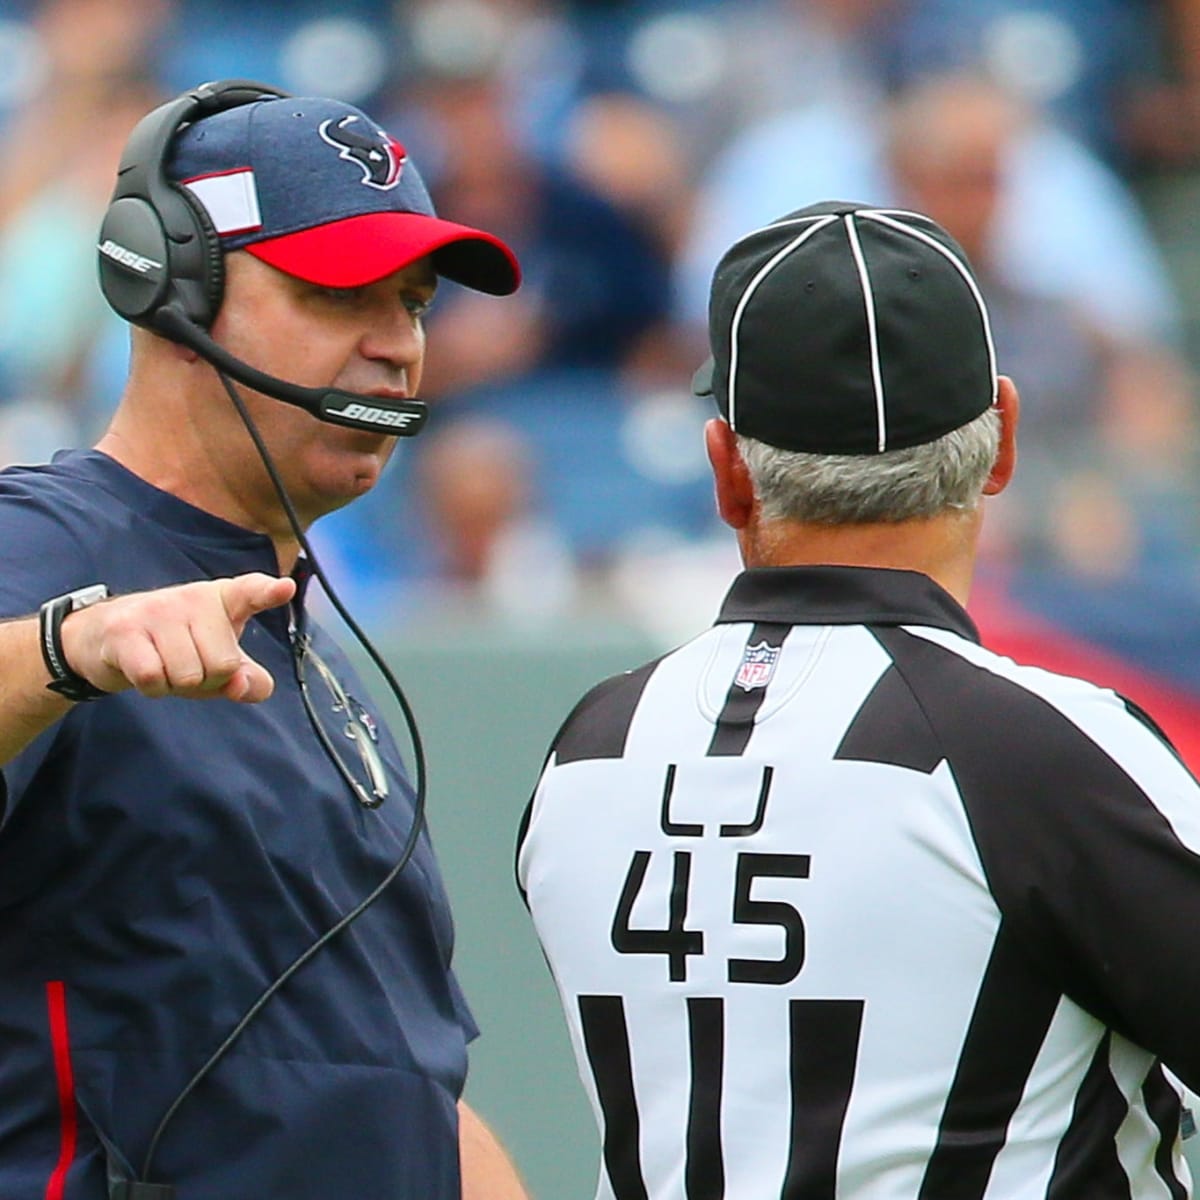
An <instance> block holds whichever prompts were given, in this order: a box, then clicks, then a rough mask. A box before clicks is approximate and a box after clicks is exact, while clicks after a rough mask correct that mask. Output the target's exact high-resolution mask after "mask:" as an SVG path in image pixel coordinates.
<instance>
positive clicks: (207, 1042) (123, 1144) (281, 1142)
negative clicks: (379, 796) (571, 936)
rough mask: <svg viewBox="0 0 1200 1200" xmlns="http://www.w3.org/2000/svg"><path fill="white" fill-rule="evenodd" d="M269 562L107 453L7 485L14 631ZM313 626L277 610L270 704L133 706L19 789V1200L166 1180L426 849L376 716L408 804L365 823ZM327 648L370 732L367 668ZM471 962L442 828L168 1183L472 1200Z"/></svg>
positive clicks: (11, 879)
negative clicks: (392, 873) (201, 1071)
mask: <svg viewBox="0 0 1200 1200" xmlns="http://www.w3.org/2000/svg"><path fill="white" fill-rule="evenodd" d="M253 570H259V571H267V572H271V573H277V566H276V561H275V555H274V550H273V548H272V545H271V543H270V541H269V540H268V539H267V538H266V537H264V536H262V535H259V534H255V533H250V532H247V531H246V530H244V529H240V528H238V527H236V526H234V525H231V524H229V523H228V522H225V521H222V520H220V519H218V518H216V517H213V516H211V515H209V514H207V513H204V512H201V511H199V510H198V509H195V508H193V507H192V506H191V505H189V504H186V503H184V502H183V501H181V500H179V499H177V498H176V497H174V496H171V495H169V494H167V493H165V492H162V491H159V490H158V489H157V488H154V487H151V486H150V485H149V484H147V483H145V482H144V481H143V480H141V479H139V478H137V477H136V476H134V475H132V474H131V473H129V472H128V471H126V470H125V469H124V468H123V467H121V466H119V465H118V464H116V463H115V462H113V461H112V460H111V459H109V458H108V457H107V456H105V455H103V454H100V453H98V452H95V451H89V452H71V453H68V454H64V455H60V456H59V457H58V458H57V459H56V460H55V462H54V463H53V464H51V465H48V466H41V467H23V468H12V469H9V470H6V471H3V472H0V616H16V615H22V614H27V613H30V612H34V611H36V609H37V608H38V606H39V605H40V604H41V602H42V601H44V600H46V599H47V598H49V597H51V596H54V595H58V594H61V593H63V592H66V591H69V590H72V589H74V588H78V587H82V586H85V585H87V584H91V583H97V582H103V583H107V584H108V586H109V588H110V589H111V590H112V591H113V592H115V593H125V592H131V591H140V590H145V589H149V588H156V587H161V586H164V585H167V584H173V583H179V582H184V581H187V580H196V579H207V578H213V577H219V576H228V575H235V574H240V573H242V572H245V571H253ZM293 617H296V618H297V619H298V620H299V621H300V622H301V624H302V625H304V621H305V618H304V616H303V614H302V612H291V611H289V609H287V608H284V609H276V610H273V611H271V612H267V613H263V614H261V615H259V616H258V617H255V618H254V619H252V620H251V621H250V622H249V623H248V625H247V628H246V632H245V635H244V637H243V645H244V646H245V648H246V650H247V651H248V653H250V654H251V655H252V656H253V657H254V658H256V659H257V660H258V661H259V662H261V663H262V664H263V665H264V666H266V667H267V669H268V670H270V671H271V673H272V674H273V675H274V677H275V684H276V688H275V693H274V695H273V696H272V697H271V698H270V699H269V700H268V701H266V702H264V703H262V704H256V705H240V704H233V703H230V702H229V701H226V700H220V699H218V700H206V701H191V700H182V699H175V698H167V699H161V700H149V699H147V698H145V697H142V696H139V695H138V694H136V693H134V692H125V693H121V694H118V695H114V696H111V697H107V698H105V699H102V700H99V701H97V702H95V703H92V704H81V705H76V706H75V707H74V708H73V709H72V710H71V712H69V713H68V714H67V716H66V717H65V718H64V719H63V720H62V721H60V722H59V723H58V724H57V725H55V726H54V727H52V728H51V729H49V730H48V731H46V732H45V733H44V734H43V735H42V736H40V737H39V738H38V739H37V740H36V741H35V742H34V743H32V744H31V745H30V746H29V747H27V748H26V750H25V751H24V752H22V753H21V754H20V755H19V756H18V757H17V758H16V759H15V760H14V761H13V762H11V763H9V764H8V765H7V766H6V767H5V768H4V773H3V780H4V784H5V794H4V800H5V804H4V809H3V815H2V816H0V1196H2V1197H4V1200H35V1198H36V1200H43V1198H44V1197H46V1196H50V1195H55V1196H61V1197H62V1198H63V1200H103V1198H104V1197H105V1196H106V1195H107V1187H106V1182H105V1150H104V1148H103V1142H104V1141H107V1142H108V1144H109V1146H110V1147H111V1151H110V1152H111V1153H112V1155H113V1156H114V1161H119V1159H121V1158H124V1159H127V1160H128V1161H129V1162H131V1163H132V1164H134V1166H135V1169H137V1170H140V1168H141V1163H142V1161H143V1158H144V1155H145V1153H146V1150H147V1147H148V1144H149V1142H150V1139H151V1136H152V1134H153V1131H154V1129H155V1127H156V1126H157V1124H158V1122H159V1120H160V1118H161V1117H162V1115H163V1113H164V1112H165V1110H166V1109H167V1108H168V1106H169V1105H170V1104H171V1103H172V1101H173V1100H174V1099H175V1097H176V1096H177V1095H178V1094H179V1092H180V1090H181V1088H182V1087H183V1086H184V1084H185V1083H186V1082H187V1081H188V1080H189V1079H190V1078H191V1076H192V1075H193V1073H194V1072H195V1071H196V1069H197V1068H198V1067H199V1066H200V1065H201V1064H202V1063H203V1062H204V1061H205V1060H206V1059H207V1058H208V1056H209V1055H210V1053H211V1052H212V1051H213V1050H214V1049H215V1048H216V1047H217V1046H218V1045H219V1044H220V1043H221V1042H222V1041H223V1039H224V1038H225V1036H226V1034H227V1033H228V1032H229V1030H230V1029H231V1028H232V1027H233V1026H234V1024H235V1023H236V1022H237V1020H238V1019H239V1017H240V1016H241V1015H242V1014H243V1013H244V1012H245V1011H246V1009H247V1008H249V1006H250V1005H251V1003H253V1001H254V1000H255V999H256V998H257V997H258V996H259V994H260V993H261V992H262V991H263V989H264V988H266V987H267V985H268V984H270V983H271V981H272V980H273V979H274V978H275V977H276V976H277V975H278V974H279V973H280V972H281V971H282V970H283V969H284V968H285V967H286V966H287V965H288V964H289V963H291V962H292V961H293V960H294V959H295V958H296V957H297V956H298V955H299V954H300V953H301V952H302V951H304V950H305V949H306V947H308V946H309V945H311V943H312V942H313V941H314V940H315V939H316V938H317V937H318V936H320V934H321V933H323V932H324V931H325V930H327V929H328V928H330V927H331V926H332V925H333V924H334V923H335V922H336V921H337V920H338V919H339V917H341V916H342V915H343V914H344V913H346V912H347V911H348V910H350V909H351V908H352V907H353V906H354V905H355V904H357V903H358V902H359V901H360V900H361V899H363V898H364V897H365V896H366V895H367V894H368V893H369V892H370V891H371V890H372V889H373V888H374V887H375V886H376V885H377V884H378V883H379V882H380V881H381V880H382V879H383V878H384V877H385V876H386V874H387V872H388V871H389V869H390V868H391V867H392V866H393V865H394V863H395V862H396V861H397V859H398V858H399V855H400V853H401V851H402V848H403V846H404V843H405V840H406V838H407V837H408V834H409V831H410V829H411V826H412V821H413V806H412V791H411V788H410V787H409V785H408V783H407V782H406V780H405V776H404V772H403V768H402V765H401V762H400V756H399V753H398V751H397V748H396V746H395V745H394V743H393V742H392V740H391V739H390V737H389V736H388V734H387V731H386V729H383V727H382V722H381V721H374V720H372V719H371V718H370V717H367V718H366V720H365V724H366V725H367V727H368V728H371V727H375V728H376V730H377V733H378V738H379V741H378V748H379V751H380V752H381V755H382V757H383V759H384V762H385V764H386V766H387V774H388V778H389V786H390V795H389V796H388V797H387V799H386V800H385V801H384V802H383V803H382V804H381V805H380V806H379V807H377V808H370V807H367V806H366V805H364V804H363V803H361V802H360V800H359V799H358V798H357V797H356V796H355V794H354V793H353V792H352V790H351V788H350V787H349V786H348V784H347V782H346V780H345V778H344V777H343V775H342V774H341V773H340V772H339V770H338V768H337V766H336V765H335V763H334V761H333V759H332V758H331V757H330V754H329V752H328V751H327V750H326V749H325V748H324V747H323V746H322V743H321V741H320V739H319V738H318V736H317V734H316V731H315V730H314V726H313V718H312V717H311V716H310V714H309V712H308V711H307V710H306V708H305V706H304V704H303V703H302V697H301V694H300V689H299V685H298V681H297V674H296V666H295V657H294V652H293V640H294V639H293V638H292V637H291V636H290V634H289V624H290V621H291V619H292V618H293ZM304 627H305V628H306V629H307V632H308V633H309V634H311V636H312V638H313V645H314V648H316V649H319V652H320V656H321V658H322V659H323V660H324V661H325V662H326V663H327V664H328V665H329V666H330V667H331V668H332V671H333V674H334V675H335V676H336V677H337V679H338V681H339V682H340V684H341V685H342V687H343V688H344V690H345V692H346V693H348V694H349V696H350V697H351V698H352V701H351V702H352V704H353V706H355V707H356V708H357V706H358V705H359V704H360V703H363V702H365V708H366V709H367V710H368V711H369V710H370V708H371V702H370V700H369V699H368V695H367V692H366V689H365V688H364V687H363V685H362V682H361V681H360V680H359V679H357V678H356V677H355V675H354V673H353V671H352V670H351V669H350V667H349V665H348V663H347V662H346V660H345V658H344V657H343V656H342V655H341V654H339V653H338V651H337V649H336V648H335V647H334V646H333V644H332V643H331V642H330V641H329V639H328V638H326V637H325V635H324V634H323V633H322V632H321V631H320V630H319V629H316V628H315V627H314V626H313V625H312V623H311V622H308V623H307V625H306V626H304ZM308 674H311V672H308ZM313 695H314V699H315V701H316V704H315V705H314V710H316V709H319V708H320V707H321V705H322V704H324V703H328V705H329V708H330V713H329V714H327V715H328V716H329V717H330V724H329V725H328V726H327V727H326V728H328V729H332V730H333V735H334V736H335V737H336V736H337V733H338V722H339V721H341V720H344V719H345V715H346V714H345V712H344V711H343V710H342V709H340V708H337V707H336V705H337V704H338V701H337V700H336V698H335V696H334V694H333V693H332V692H329V691H328V689H325V691H322V689H319V688H314V689H313ZM322 720H324V718H323V717H322ZM344 749H345V758H344V760H343V761H344V762H346V763H349V764H350V765H351V767H353V765H354V763H355V762H356V760H357V751H356V746H355V744H354V743H353V742H350V741H349V740H347V741H346V748H344ZM360 765H361V763H360ZM452 941H453V931H452V926H451V920H450V912H449V906H448V903H447V898H446V894H445V891H444V888H443V885H442V881H441V878H440V876H439V873H438V868H437V864H436V862H435V860H434V856H433V851H432V848H431V846H430V844H429V841H428V838H427V836H426V835H425V834H424V833H423V832H422V834H421V837H420V840H419V842H418V844H417V848H416V852H415V853H414V855H413V858H412V860H411V862H410V863H409V865H408V866H407V867H406V868H405V869H404V870H403V871H402V872H401V874H400V876H399V877H398V879H397V880H396V881H395V882H394V883H393V884H392V885H391V886H390V887H389V888H388V889H387V890H386V891H385V892H384V894H383V896H382V897H381V898H380V899H379V901H378V902H377V903H375V904H374V905H373V906H372V907H371V908H369V909H368V910H367V911H366V912H365V913H364V914H363V915H362V916H361V917H359V918H358V919H357V920H356V921H355V922H354V923H353V924H352V925H351V926H350V927H349V928H347V929H346V930H344V931H343V932H342V933H340V934H339V935H338V936H337V937H336V938H335V939H334V940H333V941H332V942H331V943H329V944H328V945H327V946H326V947H324V948H323V949H322V950H321V951H320V952H319V953H317V955H316V956H315V957H314V958H313V959H312V960H311V961H309V962H308V963H307V964H306V965H305V966H304V967H302V968H301V969H300V970H299V971H298V972H297V974H296V975H295V976H293V977H292V979H290V980H289V981H288V982H287V983H286V984H285V985H284V987H283V988H282V989H281V990H280V991H279V992H278V993H277V994H276V996H275V997H274V998H273V999H272V1000H271V1001H270V1002H269V1003H268V1004H267V1006H266V1007H265V1009H264V1010H263V1011H262V1013H261V1015H260V1016H259V1017H258V1018H257V1019H256V1020H255V1021H254V1022H253V1023H252V1024H251V1025H250V1027H249V1028H248V1029H247V1030H246V1032H245V1033H244V1034H243V1035H242V1037H241V1038H240V1039H239V1040H238V1041H237V1042H235V1043H234V1045H233V1047H232V1048H231V1049H230V1051H229V1052H228V1054H227V1055H226V1056H225V1057H224V1058H223V1059H222V1060H221V1061H220V1063H219V1064H218V1065H217V1067H216V1068H215V1069H214V1070H213V1072H212V1073H211V1074H210V1075H209V1076H208V1077H207V1078H206V1079H205V1080H204V1081H203V1082H201V1083H200V1085H199V1086H198V1088H197V1089H196V1090H195V1092H194V1093H193V1094H192V1095H190V1096H189V1097H188V1098H187V1099H186V1100H185V1101H184V1102H183V1104H182V1105H181V1107H180V1108H179V1110H178V1112H177V1114H176V1115H175V1117H174V1118H173V1120H172V1121H171V1123H170V1124H169V1125H168V1126H167V1129H166V1131H165V1133H164V1135H163V1137H162V1140H161V1142H160V1144H159V1147H158V1150H157V1153H156V1156H155V1159H154V1163H153V1168H152V1171H151V1177H152V1178H155V1179H160V1180H162V1181H164V1182H169V1183H174V1184H175V1185H176V1186H177V1187H178V1189H179V1195H180V1197H181V1200H237V1198H238V1197H255V1198H256V1200H257V1198H260V1197H271V1198H279V1200H283V1198H285V1197H286V1200H309V1198H311V1200H331V1198H339V1197H344V1196H360V1197H364V1198H370V1200H408V1198H412V1200H442V1198H444V1200H451V1198H452V1197H453V1198H454V1200H458V1197H459V1195H460V1184H459V1168H458V1142H457V1117H456V1102H457V1099H458V1097H459V1095H460V1093H461V1090H462V1085H463V1080H464V1077H465V1073H466V1057H467V1056H466V1046H467V1042H468V1040H469V1039H470V1038H471V1037H472V1036H474V1033H475V1032H476V1030H475V1027H474V1024H473V1022H472V1019H471V1016H470V1013H469V1011H468V1009H467V1006H466V1003H465V1001H464V999H463V997H462V994H461V993H460V991H459V988H458V985H457V983H456V982H455V979H454V976H453V974H452V972H451V969H450V956H451V947H452Z"/></svg>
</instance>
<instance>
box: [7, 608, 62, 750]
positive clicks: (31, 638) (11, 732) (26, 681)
mask: <svg viewBox="0 0 1200 1200" xmlns="http://www.w3.org/2000/svg"><path fill="white" fill-rule="evenodd" d="M49 682H50V674H49V672H48V671H47V670H46V664H45V663H44V662H43V661H42V652H41V649H40V647H39V644H38V622H37V618H36V617H21V618H19V619H17V620H12V621H2V622H0V764H3V763H7V762H8V761H9V760H10V759H12V758H13V757H14V756H15V755H17V754H19V753H20V752H21V751H22V750H23V749H24V748H25V747H26V746H27V745H28V744H29V743H30V742H31V741H33V739H34V738H35V737H37V735H38V734H39V733H41V732H42V731H43V730H44V729H48V728H49V727H50V726H51V725H53V724H54V722H55V721H57V720H58V719H59V718H60V717H61V716H62V715H63V714H64V713H65V712H66V711H67V710H68V709H69V708H70V707H71V704H70V701H68V700H64V699H63V698H62V697H61V696H58V695H55V693H54V692H51V691H47V690H46V684H47V683H49Z"/></svg>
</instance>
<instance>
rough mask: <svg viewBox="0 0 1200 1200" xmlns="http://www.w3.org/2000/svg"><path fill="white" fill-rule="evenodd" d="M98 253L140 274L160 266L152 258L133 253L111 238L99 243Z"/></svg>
mask: <svg viewBox="0 0 1200 1200" xmlns="http://www.w3.org/2000/svg"><path fill="white" fill-rule="evenodd" d="M100 253H101V254H106V255H108V257H109V258H111V259H112V260H113V261H114V262H119V263H120V264H121V265H122V266H123V267H129V268H131V269H132V270H134V271H137V272H138V273H139V274H141V275H145V273H146V272H147V271H152V270H154V268H155V267H161V266H162V263H160V262H155V261H154V259H152V258H147V257H146V256H145V255H144V254H135V253H134V252H133V251H132V250H128V249H126V248H125V247H124V246H121V245H119V244H118V243H117V242H114V241H113V240H112V238H108V239H107V240H105V241H104V242H103V243H101V245H100Z"/></svg>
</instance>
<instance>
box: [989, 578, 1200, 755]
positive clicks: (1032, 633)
mask: <svg viewBox="0 0 1200 1200" xmlns="http://www.w3.org/2000/svg"><path fill="white" fill-rule="evenodd" d="M969 609H970V613H971V616H972V617H973V618H974V620H975V623H976V624H977V625H978V626H979V632H980V635H981V636H982V638H983V644H984V645H985V646H987V647H988V648H989V649H990V650H994V651H995V652H996V653H997V654H1004V655H1006V656H1007V657H1009V658H1012V659H1014V660H1015V661H1016V662H1020V663H1027V664H1029V665H1030V666H1036V667H1044V668H1045V669H1046V670H1048V671H1057V672H1058V673H1060V674H1063V675H1076V676H1078V677H1080V678H1081V679H1087V680H1090V681H1091V682H1092V683H1096V684H1099V685H1101V686H1102V687H1108V688H1112V689H1113V690H1114V691H1116V692H1119V693H1120V694H1121V695H1122V696H1125V697H1126V698H1127V699H1129V700H1132V701H1133V702H1134V703H1135V704H1137V705H1138V706H1139V707H1141V708H1143V709H1145V710H1146V712H1148V713H1149V714H1150V716H1151V717H1153V718H1154V720H1155V721H1156V722H1157V723H1158V725H1159V726H1160V727H1161V728H1162V730H1163V732H1164V733H1165V734H1166V735H1167V737H1169V738H1170V739H1171V742H1172V744H1173V745H1174V746H1175V748H1176V750H1178V751H1179V753H1180V755H1181V756H1182V757H1183V760H1184V762H1185V763H1187V765H1188V767H1189V768H1190V769H1191V771H1192V774H1194V775H1197V776H1200V696H1197V695H1196V694H1195V693H1194V692H1190V691H1188V690H1186V689H1184V688H1181V687H1179V686H1178V685H1177V684H1175V683H1172V682H1170V681H1168V680H1165V679H1163V678H1162V677H1161V676H1159V675H1156V674H1153V673H1151V672H1148V671H1145V670H1143V669H1142V668H1141V667H1139V666H1137V665H1136V664H1135V663H1131V662H1129V661H1128V660H1127V659H1123V658H1121V657H1119V656H1118V655H1115V654H1112V653H1111V652H1110V651H1108V650H1104V649H1101V648H1100V647H1098V646H1095V645H1093V644H1092V643H1090V642H1087V641H1085V640H1083V639H1082V638H1079V637H1077V636H1075V635H1074V634H1071V633H1068V632H1066V631H1065V630H1063V629H1061V628H1060V627H1058V626H1057V625H1054V624H1053V623H1051V622H1050V621H1047V620H1045V619H1044V618H1042V617H1038V616H1036V615H1034V614H1033V613H1030V612H1027V611H1026V610H1025V609H1023V608H1021V607H1020V605H1018V604H1016V603H1014V602H1013V601H1012V600H1011V599H1009V598H1007V597H1006V596H1004V595H1002V594H1001V593H999V592H997V591H994V590H991V589H989V588H987V587H983V586H980V585H978V584H977V585H976V587H975V588H974V589H973V591H972V596H971V603H970V605H969Z"/></svg>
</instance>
